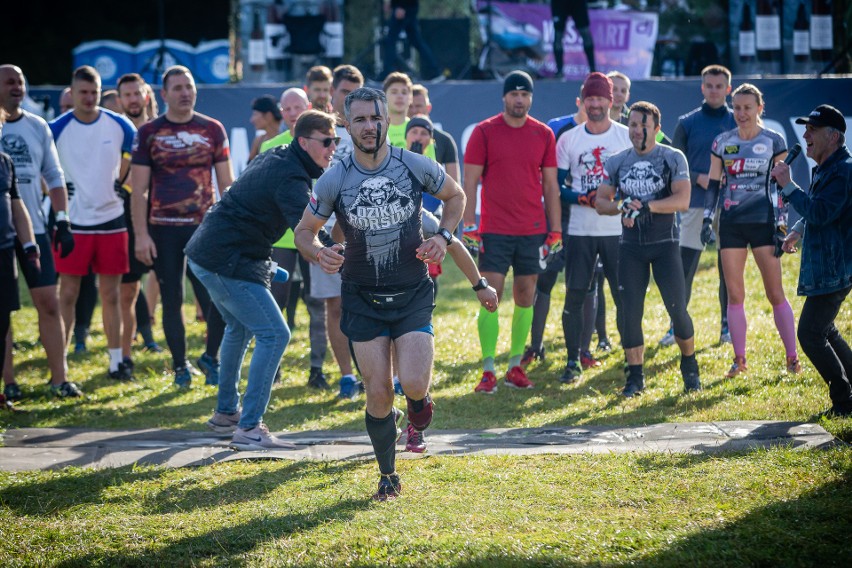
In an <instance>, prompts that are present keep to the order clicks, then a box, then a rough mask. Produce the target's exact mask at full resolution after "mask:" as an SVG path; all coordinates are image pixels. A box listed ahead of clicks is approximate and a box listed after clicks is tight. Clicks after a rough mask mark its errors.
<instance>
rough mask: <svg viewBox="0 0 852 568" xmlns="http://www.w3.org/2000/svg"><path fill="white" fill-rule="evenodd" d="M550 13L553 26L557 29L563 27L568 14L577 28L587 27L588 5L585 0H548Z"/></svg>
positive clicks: (562, 28)
mask: <svg viewBox="0 0 852 568" xmlns="http://www.w3.org/2000/svg"><path fill="white" fill-rule="evenodd" d="M550 13H551V14H553V27H554V28H556V29H557V30H559V31H562V30H564V29H565V24H566V23H567V21H568V16H571V18H572V19H573V20H574V25H575V26H576V27H577V29H578V30H579V29H582V28H588V27H589V5H588V2H586V0H550Z"/></svg>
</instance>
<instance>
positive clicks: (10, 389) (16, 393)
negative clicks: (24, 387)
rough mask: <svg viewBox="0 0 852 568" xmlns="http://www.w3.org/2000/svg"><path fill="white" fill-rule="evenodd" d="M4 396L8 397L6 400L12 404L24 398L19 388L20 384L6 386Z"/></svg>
mask: <svg viewBox="0 0 852 568" xmlns="http://www.w3.org/2000/svg"><path fill="white" fill-rule="evenodd" d="M3 395H4V396H5V397H6V400H10V401H12V402H15V401H16V400H21V399H22V398H24V394H23V393H22V392H21V387H19V386H18V383H9V384H7V385H6V386H4V387H3Z"/></svg>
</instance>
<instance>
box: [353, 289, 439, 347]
mask: <svg viewBox="0 0 852 568" xmlns="http://www.w3.org/2000/svg"><path fill="white" fill-rule="evenodd" d="M340 292H341V293H340V296H341V305H342V308H343V314H342V316H341V319H340V330H341V331H342V332H343V334H344V335H345V336H346V337H348V338H349V340H350V341H353V342H363V341H370V340H372V339H375V338H376V337H381V336H389V337H390V338H391V339H396V338H397V337H400V336H402V335H405V334H406V333H409V332H412V331H423V332H426V333H432V310H433V309H434V308H435V287H434V284H433V283H432V279H431V278H425V279H423V280H422V281H421V282H420V283H419V284H417V285H415V286H412V287H408V288H390V287H382V288H373V287H366V286H358V285H357V284H353V283H351V282H345V281H344V282H343V284H342V286H341V291H340Z"/></svg>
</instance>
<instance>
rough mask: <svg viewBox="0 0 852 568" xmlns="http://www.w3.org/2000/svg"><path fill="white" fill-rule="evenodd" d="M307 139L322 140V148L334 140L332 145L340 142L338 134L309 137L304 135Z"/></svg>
mask: <svg viewBox="0 0 852 568" xmlns="http://www.w3.org/2000/svg"><path fill="white" fill-rule="evenodd" d="M305 138H307V139H308V140H316V141H317V142H322V147H323V148H328V147H329V146H331V143H332V142H334V145H335V146H337V145H338V144H340V136H335V137H334V138H311V137H310V136H305Z"/></svg>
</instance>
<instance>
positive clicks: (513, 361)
mask: <svg viewBox="0 0 852 568" xmlns="http://www.w3.org/2000/svg"><path fill="white" fill-rule="evenodd" d="M532 320H533V307H532V306H527V307H525V308H522V307H521V306H515V312H514V313H513V314H512V345H511V347H510V348H509V368H510V369H511V368H512V367H517V366H518V365H520V364H521V356H522V355H523V354H524V346H525V345H526V343H527V338H528V337H529V335H530V329H531V328H532Z"/></svg>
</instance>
